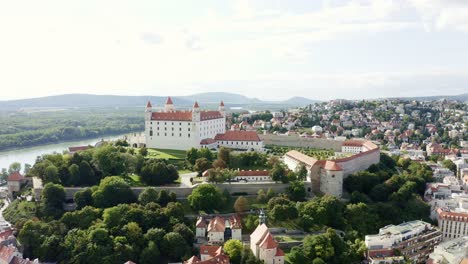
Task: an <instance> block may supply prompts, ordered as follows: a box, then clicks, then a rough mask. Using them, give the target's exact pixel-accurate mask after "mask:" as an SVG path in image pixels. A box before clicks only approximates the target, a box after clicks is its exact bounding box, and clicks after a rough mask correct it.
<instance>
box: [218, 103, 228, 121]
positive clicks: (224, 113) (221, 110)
mask: <svg viewBox="0 0 468 264" xmlns="http://www.w3.org/2000/svg"><path fill="white" fill-rule="evenodd" d="M218 110H219V112H221V113H222V114H223V116H224V117H225V116H226V112H225V111H224V102H223V101H221V103H220V104H219V107H218Z"/></svg>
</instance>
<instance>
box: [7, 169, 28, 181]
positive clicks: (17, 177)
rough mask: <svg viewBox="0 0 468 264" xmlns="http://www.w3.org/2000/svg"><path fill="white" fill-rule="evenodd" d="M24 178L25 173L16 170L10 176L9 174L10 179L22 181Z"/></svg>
mask: <svg viewBox="0 0 468 264" xmlns="http://www.w3.org/2000/svg"><path fill="white" fill-rule="evenodd" d="M22 180H24V177H23V175H21V173H19V172H17V171H15V172H13V173H12V174H10V176H8V181H22Z"/></svg>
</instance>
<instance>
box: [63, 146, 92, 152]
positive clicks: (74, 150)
mask: <svg viewBox="0 0 468 264" xmlns="http://www.w3.org/2000/svg"><path fill="white" fill-rule="evenodd" d="M87 149H89V146H77V147H69V148H68V151H69V152H78V151H83V150H87Z"/></svg>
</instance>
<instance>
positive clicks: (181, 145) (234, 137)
mask: <svg viewBox="0 0 468 264" xmlns="http://www.w3.org/2000/svg"><path fill="white" fill-rule="evenodd" d="M145 144H146V147H148V148H161V149H178V150H187V149H190V148H201V147H202V148H209V149H216V148H218V147H220V146H225V147H228V148H233V149H241V150H257V151H261V150H263V142H262V141H261V140H260V138H259V137H258V135H257V133H256V132H255V131H227V132H226V111H225V109H224V103H223V101H221V102H220V104H219V107H218V110H210V111H202V110H200V107H199V105H198V103H197V102H195V103H194V105H193V107H192V110H176V109H175V107H174V104H173V102H172V99H171V97H168V98H167V101H166V104H165V105H164V110H163V111H158V112H155V111H153V107H152V105H151V102H148V104H147V105H146V109H145Z"/></svg>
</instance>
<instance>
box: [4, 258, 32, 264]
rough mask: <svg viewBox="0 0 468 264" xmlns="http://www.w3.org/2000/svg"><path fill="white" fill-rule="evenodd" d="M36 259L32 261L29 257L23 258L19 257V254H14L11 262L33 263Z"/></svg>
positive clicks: (19, 263) (16, 263) (15, 263)
mask: <svg viewBox="0 0 468 264" xmlns="http://www.w3.org/2000/svg"><path fill="white" fill-rule="evenodd" d="M33 263H34V261H31V260H29V259H23V258H19V257H17V256H14V257H13V258H12V259H11V261H10V263H9V264H33Z"/></svg>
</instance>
